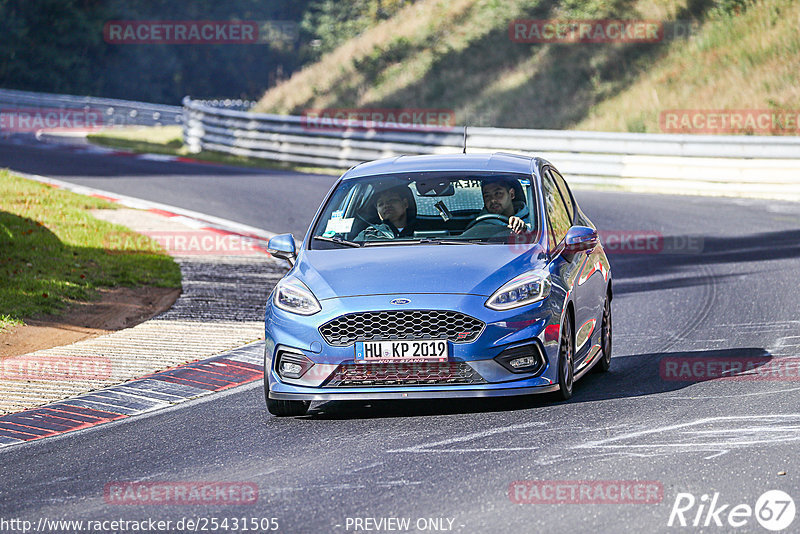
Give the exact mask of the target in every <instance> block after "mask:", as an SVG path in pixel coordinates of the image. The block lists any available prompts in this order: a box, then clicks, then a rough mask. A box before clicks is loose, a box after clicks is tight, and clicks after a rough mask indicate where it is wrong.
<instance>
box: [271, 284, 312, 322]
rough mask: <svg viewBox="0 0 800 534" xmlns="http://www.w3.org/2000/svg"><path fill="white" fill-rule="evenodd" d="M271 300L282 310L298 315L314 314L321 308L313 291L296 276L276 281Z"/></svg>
mask: <svg viewBox="0 0 800 534" xmlns="http://www.w3.org/2000/svg"><path fill="white" fill-rule="evenodd" d="M272 302H273V304H275V306H277V307H278V308H280V309H282V310H285V311H288V312H290V313H297V314H299V315H314V314H315V313H317V312H318V311H320V310H321V309H322V306H320V305H319V301H318V300H317V298H316V297H315V296H314V293H312V292H311V290H310V289H308V288H307V287H306V285H305V284H304V283H303V282H301V281H300V280H298V279H297V278H284V279H283V280H281V281H280V282H278V285H277V286H275V293H273V297H272Z"/></svg>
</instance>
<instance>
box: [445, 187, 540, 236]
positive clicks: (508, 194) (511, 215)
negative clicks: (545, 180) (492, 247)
mask: <svg viewBox="0 0 800 534" xmlns="http://www.w3.org/2000/svg"><path fill="white" fill-rule="evenodd" d="M481 193H482V194H483V211H482V212H481V213H479V214H478V216H479V217H480V216H481V215H499V216H501V217H507V218H508V225H507V228H509V229H510V230H511V231H512V232H514V233H515V234H519V233H521V232H522V231H523V230H524V229H525V221H524V220H523V219H524V218H525V217H527V216H528V206H526V205H525V202H523V201H522V200H516V192H515V191H514V186H513V185H512V184H511V182H509V181H508V180H505V179H494V180H493V179H488V180H485V181H484V182H483V185H482V186H481ZM499 223H500V221H498V220H497V219H487V220H485V221H478V222H477V223H473V226H472V227H471V228H468V229H467V230H466V231H464V233H462V234H461V236H462V237H489V236H492V235H496V234H497V233H498V232H497V230H498V225H499Z"/></svg>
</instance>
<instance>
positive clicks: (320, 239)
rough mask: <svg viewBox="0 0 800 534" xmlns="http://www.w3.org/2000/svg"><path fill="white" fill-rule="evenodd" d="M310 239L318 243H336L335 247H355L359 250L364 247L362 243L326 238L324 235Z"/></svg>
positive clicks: (338, 238) (339, 238)
mask: <svg viewBox="0 0 800 534" xmlns="http://www.w3.org/2000/svg"><path fill="white" fill-rule="evenodd" d="M312 239H316V240H318V241H327V242H328V243H336V244H337V245H344V246H346V247H355V248H361V247H363V246H364V243H356V242H355V241H348V240H347V239H342V238H341V237H336V236H334V237H326V236H324V235H315V236H314V237H313V238H312Z"/></svg>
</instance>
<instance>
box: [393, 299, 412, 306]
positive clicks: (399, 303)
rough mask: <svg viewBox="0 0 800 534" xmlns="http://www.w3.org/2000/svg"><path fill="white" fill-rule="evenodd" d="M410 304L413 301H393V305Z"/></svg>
mask: <svg viewBox="0 0 800 534" xmlns="http://www.w3.org/2000/svg"><path fill="white" fill-rule="evenodd" d="M409 302H411V300H409V299H394V300H393V301H392V304H397V305H401V304H408V303H409Z"/></svg>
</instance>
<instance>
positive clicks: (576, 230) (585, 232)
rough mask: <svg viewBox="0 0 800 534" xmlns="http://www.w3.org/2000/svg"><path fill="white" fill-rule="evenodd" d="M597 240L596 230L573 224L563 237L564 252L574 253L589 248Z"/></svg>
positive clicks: (595, 244)
mask: <svg viewBox="0 0 800 534" xmlns="http://www.w3.org/2000/svg"><path fill="white" fill-rule="evenodd" d="M598 242H599V240H598V237H597V230H595V229H593V228H589V227H588V226H573V227H572V228H570V229H569V231H568V232H567V237H565V238H564V252H565V253H567V254H575V253H578V252H580V251H582V250H591V249H593V248H595V247H596V246H597V243H598Z"/></svg>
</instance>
